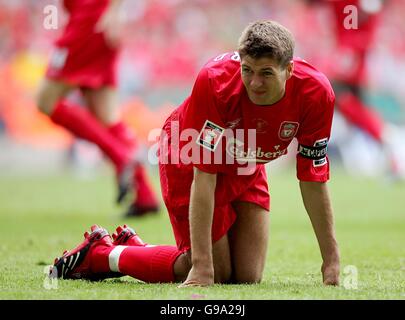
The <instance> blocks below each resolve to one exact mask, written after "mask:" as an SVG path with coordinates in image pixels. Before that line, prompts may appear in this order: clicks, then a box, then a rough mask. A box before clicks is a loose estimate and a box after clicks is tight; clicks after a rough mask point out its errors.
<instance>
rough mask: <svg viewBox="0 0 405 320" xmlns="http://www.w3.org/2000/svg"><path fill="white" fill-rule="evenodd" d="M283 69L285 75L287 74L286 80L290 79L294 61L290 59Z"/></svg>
mask: <svg viewBox="0 0 405 320" xmlns="http://www.w3.org/2000/svg"><path fill="white" fill-rule="evenodd" d="M285 69H286V76H287V79H286V80H288V79H290V78H291V77H292V75H293V72H294V61H292V60H291V61H290V62H289V63H288V64H287V67H286V68H285Z"/></svg>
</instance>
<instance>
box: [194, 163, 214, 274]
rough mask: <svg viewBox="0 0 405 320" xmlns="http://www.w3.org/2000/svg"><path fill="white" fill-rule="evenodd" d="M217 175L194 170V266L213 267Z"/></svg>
mask: <svg viewBox="0 0 405 320" xmlns="http://www.w3.org/2000/svg"><path fill="white" fill-rule="evenodd" d="M215 186H216V175H213V174H208V173H204V172H201V171H199V170H198V169H195V170H194V181H193V183H192V186H191V195H190V217H189V219H190V240H191V257H192V264H193V266H195V267H198V266H199V265H205V266H209V267H211V266H213V260H212V259H213V258H212V240H211V227H212V219H213V214H214V202H215V200H214V198H215V197H214V195H215Z"/></svg>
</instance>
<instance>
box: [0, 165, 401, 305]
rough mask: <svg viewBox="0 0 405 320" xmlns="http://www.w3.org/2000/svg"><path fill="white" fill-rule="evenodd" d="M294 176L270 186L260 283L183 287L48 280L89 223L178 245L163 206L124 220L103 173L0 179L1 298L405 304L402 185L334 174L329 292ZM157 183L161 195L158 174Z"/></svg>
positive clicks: (282, 175)
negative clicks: (48, 270) (335, 274)
mask: <svg viewBox="0 0 405 320" xmlns="http://www.w3.org/2000/svg"><path fill="white" fill-rule="evenodd" d="M293 171H294V170H291V171H290V172H279V173H277V174H274V175H270V178H269V179H270V192H271V197H272V202H271V206H272V211H271V213H270V214H271V225H270V243H269V251H268V257H267V264H266V268H265V272H264V278H263V281H262V283H260V284H258V285H215V286H213V287H210V288H187V289H179V288H177V285H176V284H144V283H142V282H139V281H137V280H135V279H132V278H130V277H123V278H119V279H111V280H106V281H103V282H88V281H81V280H80V281H71V280H59V281H58V282H57V283H54V284H52V283H49V282H47V281H46V276H45V273H44V268H45V266H46V265H48V264H51V263H52V262H53V259H54V258H55V257H56V256H58V255H60V254H61V253H62V251H63V250H64V249H71V248H72V247H74V246H76V245H77V244H78V243H79V242H81V241H82V239H83V232H84V231H85V230H87V229H88V228H89V227H90V226H91V225H92V224H99V225H101V226H103V227H105V228H107V229H108V230H109V231H110V233H112V232H113V231H114V229H115V227H116V226H117V225H119V224H123V223H128V224H130V225H131V226H132V227H134V228H135V229H136V230H137V232H138V233H139V234H140V236H141V237H142V238H143V239H144V240H145V241H146V242H148V243H151V244H174V238H173V236H172V231H171V226H170V223H169V220H168V217H167V213H166V211H165V209H164V208H163V209H162V210H161V212H160V213H159V214H157V215H154V216H149V217H144V218H142V219H122V217H121V214H120V208H119V207H116V206H115V205H114V203H113V200H114V195H115V189H114V185H113V183H112V180H113V178H112V177H111V176H110V175H109V174H107V173H106V174H100V175H97V176H96V177H95V178H94V179H89V180H80V179H78V178H77V177H75V176H74V175H72V174H69V173H66V174H64V175H61V176H30V177H27V176H20V177H10V176H1V177H0V237H1V242H0V299H176V300H177V299H247V300H248V299H259V300H262V299H265V300H268V299H404V298H405V185H404V184H403V183H402V184H393V185H389V184H386V183H384V182H382V181H379V180H377V179H359V178H353V177H350V176H347V175H345V174H344V173H343V172H339V171H337V172H333V177H332V180H331V181H330V183H329V186H330V190H331V194H332V200H333V206H334V210H335V217H336V228H337V237H338V241H339V245H340V251H341V266H342V270H341V286H340V287H324V286H323V285H322V284H321V273H320V266H321V258H320V254H319V249H318V246H317V242H316V239H315V236H314V233H313V231H312V227H311V225H310V221H309V218H308V216H307V214H306V212H305V210H304V207H303V205H302V201H301V196H300V193H299V187H298V183H297V180H296V178H295V176H294V172H293ZM154 182H155V184H156V188H158V181H157V177H156V176H155V180H154ZM350 266H354V267H350ZM353 268H355V269H353ZM353 270H357V278H356V274H355V273H353ZM356 279H357V281H356ZM356 286H357V288H356Z"/></svg>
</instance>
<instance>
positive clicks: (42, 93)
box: [36, 88, 56, 115]
mask: <svg viewBox="0 0 405 320" xmlns="http://www.w3.org/2000/svg"><path fill="white" fill-rule="evenodd" d="M54 100H55V99H52V97H51V95H50V94H49V93H48V90H46V88H41V89H40V90H39V92H38V95H37V98H36V105H37V108H38V110H39V111H40V112H42V113H45V114H47V115H49V114H51V113H52V111H53V109H54V105H55V102H56V101H54Z"/></svg>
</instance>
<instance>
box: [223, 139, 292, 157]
mask: <svg viewBox="0 0 405 320" xmlns="http://www.w3.org/2000/svg"><path fill="white" fill-rule="evenodd" d="M244 146H245V144H244V143H243V142H242V141H240V140H238V139H235V138H230V139H228V141H227V145H226V152H227V154H228V155H230V156H231V157H232V158H234V159H235V160H236V161H239V162H243V161H253V162H269V161H271V160H274V159H276V158H278V157H280V156H282V155H285V154H286V153H287V149H281V150H278V147H279V146H275V147H274V148H275V151H265V150H263V149H262V148H261V147H258V148H255V147H253V148H252V147H251V146H250V145H248V148H247V149H246V150H245V148H244Z"/></svg>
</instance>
